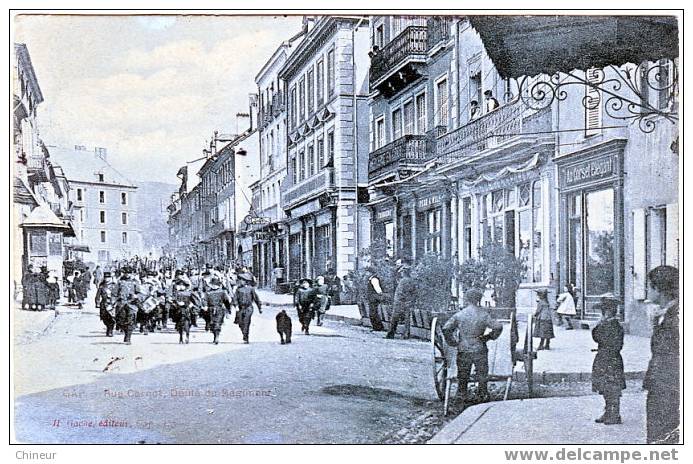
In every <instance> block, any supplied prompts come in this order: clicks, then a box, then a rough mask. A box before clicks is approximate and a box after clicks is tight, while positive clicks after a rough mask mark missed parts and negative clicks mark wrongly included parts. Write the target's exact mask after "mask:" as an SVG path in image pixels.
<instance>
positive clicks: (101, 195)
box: [99, 190, 106, 203]
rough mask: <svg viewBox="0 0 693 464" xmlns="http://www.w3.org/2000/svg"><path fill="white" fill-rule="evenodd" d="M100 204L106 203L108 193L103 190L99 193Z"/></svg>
mask: <svg viewBox="0 0 693 464" xmlns="http://www.w3.org/2000/svg"><path fill="white" fill-rule="evenodd" d="M99 203H106V192H104V191H103V190H100V191H99Z"/></svg>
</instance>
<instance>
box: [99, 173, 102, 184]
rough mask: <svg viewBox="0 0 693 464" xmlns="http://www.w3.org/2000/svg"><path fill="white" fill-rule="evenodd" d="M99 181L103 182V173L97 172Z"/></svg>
mask: <svg viewBox="0 0 693 464" xmlns="http://www.w3.org/2000/svg"><path fill="white" fill-rule="evenodd" d="M99 182H103V174H101V173H99Z"/></svg>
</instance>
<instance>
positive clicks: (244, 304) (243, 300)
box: [235, 272, 262, 343]
mask: <svg viewBox="0 0 693 464" xmlns="http://www.w3.org/2000/svg"><path fill="white" fill-rule="evenodd" d="M254 280H255V277H253V275H252V274H250V273H249V272H243V273H241V274H239V276H238V282H239V286H238V288H237V289H236V295H235V297H236V305H237V306H238V313H237V316H236V320H237V321H238V326H239V327H240V329H241V333H242V334H243V343H250V341H249V338H250V319H251V318H252V316H253V303H255V304H256V305H257V310H258V311H259V312H260V314H262V302H261V301H260V298H259V297H258V296H257V293H255V289H254V288H253V286H252V282H253V281H254Z"/></svg>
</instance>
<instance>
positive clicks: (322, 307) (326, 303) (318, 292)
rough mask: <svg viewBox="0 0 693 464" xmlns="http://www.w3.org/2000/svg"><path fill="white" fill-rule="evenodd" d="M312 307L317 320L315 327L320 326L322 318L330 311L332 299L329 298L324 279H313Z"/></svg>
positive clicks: (321, 277) (328, 288) (328, 290)
mask: <svg viewBox="0 0 693 464" xmlns="http://www.w3.org/2000/svg"><path fill="white" fill-rule="evenodd" d="M313 298H314V300H313V306H314V308H315V316H316V318H317V321H316V325H318V326H321V325H322V318H323V317H324V316H325V313H326V312H327V310H328V309H330V305H331V304H332V298H331V297H330V287H329V286H328V285H327V284H325V278H324V277H323V276H318V277H317V278H316V279H315V296H314V297H313Z"/></svg>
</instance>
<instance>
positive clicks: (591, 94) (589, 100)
mask: <svg viewBox="0 0 693 464" xmlns="http://www.w3.org/2000/svg"><path fill="white" fill-rule="evenodd" d="M586 78H587V82H591V83H598V82H599V80H600V79H599V71H598V70H597V69H588V70H587V73H586ZM601 125H602V101H601V94H600V92H599V90H597V89H595V88H594V87H590V86H589V85H585V136H586V137H589V136H590V135H595V134H598V133H600V131H601V129H600V127H601Z"/></svg>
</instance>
